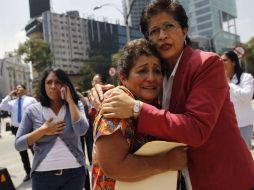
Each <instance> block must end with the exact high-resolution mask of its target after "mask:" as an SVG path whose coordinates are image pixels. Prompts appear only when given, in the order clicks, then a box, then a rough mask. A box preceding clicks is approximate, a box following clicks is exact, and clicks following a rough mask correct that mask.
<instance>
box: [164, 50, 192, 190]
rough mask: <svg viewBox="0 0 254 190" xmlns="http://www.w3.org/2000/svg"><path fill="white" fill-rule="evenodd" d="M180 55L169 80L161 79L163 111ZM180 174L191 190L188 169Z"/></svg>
mask: <svg viewBox="0 0 254 190" xmlns="http://www.w3.org/2000/svg"><path fill="white" fill-rule="evenodd" d="M182 54H183V53H181V55H180V57H179V58H178V60H177V62H176V65H175V67H174V70H173V71H172V73H171V75H170V77H169V78H167V76H166V75H165V76H164V79H163V96H162V108H163V109H164V110H168V108H169V103H170V98H171V94H172V87H173V82H174V77H175V74H176V71H177V68H178V65H179V62H180V59H181V57H182ZM182 174H183V176H184V179H185V184H186V188H187V190H192V186H191V181H190V175H189V171H188V168H187V167H185V168H184V169H183V170H182Z"/></svg>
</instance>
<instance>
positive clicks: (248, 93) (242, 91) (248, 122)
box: [221, 51, 254, 148]
mask: <svg viewBox="0 0 254 190" xmlns="http://www.w3.org/2000/svg"><path fill="white" fill-rule="evenodd" d="M221 58H222V60H223V62H224V64H225V71H226V76H227V78H228V81H229V87H230V99H231V101H232V102H233V104H234V108H235V113H236V118H237V122H238V126H239V128H240V132H241V135H242V137H243V139H244V141H245V142H246V144H247V145H248V147H249V148H251V139H252V136H253V123H254V112H253V110H252V107H251V100H252V97H253V92H254V80H253V77H252V75H251V74H249V73H245V72H243V70H242V68H241V66H240V64H239V59H238V56H237V54H236V53H235V52H233V51H227V52H225V53H224V54H223V55H222V57H221Z"/></svg>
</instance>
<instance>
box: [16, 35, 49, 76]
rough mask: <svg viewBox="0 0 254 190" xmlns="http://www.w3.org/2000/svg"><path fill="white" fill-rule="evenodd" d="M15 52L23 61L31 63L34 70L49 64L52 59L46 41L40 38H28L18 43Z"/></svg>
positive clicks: (37, 70) (38, 70) (39, 69)
mask: <svg viewBox="0 0 254 190" xmlns="http://www.w3.org/2000/svg"><path fill="white" fill-rule="evenodd" d="M15 53H16V54H17V55H18V56H20V57H23V58H24V59H23V60H24V62H26V63H29V62H31V63H32V66H33V68H34V69H35V71H36V72H38V73H39V72H40V71H42V70H44V69H45V68H47V67H48V66H50V65H51V64H52V61H53V54H52V53H51V50H50V48H49V45H48V43H47V42H46V41H44V40H42V39H28V40H26V41H25V42H24V43H23V44H19V47H18V49H17V50H16V51H15Z"/></svg>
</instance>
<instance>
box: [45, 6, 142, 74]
mask: <svg viewBox="0 0 254 190" xmlns="http://www.w3.org/2000/svg"><path fill="white" fill-rule="evenodd" d="M42 28H43V39H44V40H46V41H47V42H48V43H49V45H50V49H51V51H52V52H53V55H54V63H53V65H54V66H56V67H59V68H62V69H63V70H65V71H66V72H67V73H69V74H77V73H79V71H80V68H81V67H82V66H83V64H84V63H85V61H86V60H87V59H89V58H90V57H91V56H93V55H97V54H100V55H103V56H104V57H106V58H108V59H111V55H112V54H114V53H116V52H117V51H118V50H119V49H120V48H122V47H123V46H124V44H125V43H126V27H125V26H120V25H119V24H112V23H108V22H106V21H104V22H102V21H96V20H93V19H89V18H81V17H80V16H79V13H78V11H70V12H67V14H57V13H52V12H50V11H46V12H44V13H43V14H42ZM130 30H131V39H135V38H140V37H141V34H140V32H139V31H138V30H137V29H134V28H131V29H130Z"/></svg>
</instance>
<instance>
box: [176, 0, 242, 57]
mask: <svg viewBox="0 0 254 190" xmlns="http://www.w3.org/2000/svg"><path fill="white" fill-rule="evenodd" d="M180 2H181V3H182V5H183V6H184V8H185V10H186V12H187V14H188V16H189V35H190V36H191V37H192V38H202V37H203V38H206V39H207V41H208V42H209V43H210V45H211V46H212V47H213V50H214V51H216V52H218V53H221V52H223V51H225V50H227V49H232V48H233V47H235V46H236V45H237V44H238V43H239V42H240V37H239V35H237V30H236V23H235V19H236V18H237V11H236V2H235V0H180Z"/></svg>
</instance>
